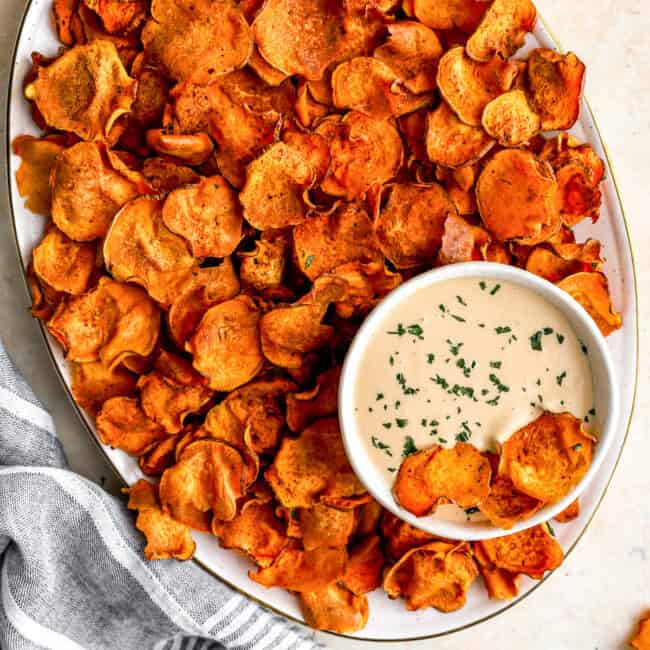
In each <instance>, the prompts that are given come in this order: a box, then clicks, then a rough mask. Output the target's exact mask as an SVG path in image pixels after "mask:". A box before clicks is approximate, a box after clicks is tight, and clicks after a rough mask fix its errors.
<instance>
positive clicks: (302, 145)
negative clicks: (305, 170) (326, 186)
mask: <svg viewBox="0 0 650 650" xmlns="http://www.w3.org/2000/svg"><path fill="white" fill-rule="evenodd" d="M282 142H284V143H285V144H288V145H289V146H290V147H292V148H293V149H295V150H296V151H298V152H299V153H300V154H301V155H302V157H303V158H304V159H305V160H306V161H308V162H309V164H310V165H311V166H312V169H313V170H314V181H315V182H319V181H321V180H322V179H323V178H324V177H325V175H326V174H327V171H328V169H329V166H330V152H329V144H328V142H327V140H326V139H325V138H324V137H323V136H321V135H318V134H317V133H304V132H303V131H299V130H294V129H293V128H291V127H290V128H287V129H286V130H285V131H284V133H283V134H282Z"/></svg>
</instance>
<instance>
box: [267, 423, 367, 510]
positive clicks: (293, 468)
mask: <svg viewBox="0 0 650 650" xmlns="http://www.w3.org/2000/svg"><path fill="white" fill-rule="evenodd" d="M323 449H327V454H323V453H322V450H323ZM265 478H266V480H267V481H268V483H269V485H270V486H271V487H272V488H273V492H274V493H275V496H276V498H277V499H278V501H279V502H280V503H281V504H282V505H283V506H286V507H287V508H309V507H311V506H313V505H315V504H317V503H319V502H320V503H324V504H330V505H335V502H336V500H337V499H340V498H342V497H348V498H353V497H356V496H358V495H363V494H364V493H365V489H364V487H363V485H362V484H361V483H360V482H359V479H357V477H356V476H355V474H354V472H353V471H352V468H351V467H350V465H349V463H348V459H347V456H346V455H345V450H344V449H343V442H342V440H341V432H340V430H339V426H338V421H337V419H336V418H333V417H330V418H324V419H322V420H316V422H314V423H313V424H311V425H310V426H308V427H307V428H306V429H304V431H303V432H302V433H301V434H300V436H299V437H298V438H288V437H285V438H284V439H283V440H282V445H281V447H280V450H279V451H278V453H277V454H276V455H275V458H274V460H273V464H272V465H271V467H270V468H269V469H268V470H267V471H266V473H265Z"/></svg>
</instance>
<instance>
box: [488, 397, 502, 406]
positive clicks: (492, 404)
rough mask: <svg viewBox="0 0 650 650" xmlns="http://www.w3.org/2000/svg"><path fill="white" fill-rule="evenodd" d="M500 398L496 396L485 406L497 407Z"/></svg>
mask: <svg viewBox="0 0 650 650" xmlns="http://www.w3.org/2000/svg"><path fill="white" fill-rule="evenodd" d="M500 398H501V395H497V396H496V397H494V398H493V399H489V400H488V401H487V402H485V403H486V404H489V405H490V406H497V405H498V403H499V399H500Z"/></svg>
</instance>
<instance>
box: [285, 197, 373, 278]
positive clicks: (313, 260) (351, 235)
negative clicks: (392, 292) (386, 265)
mask: <svg viewBox="0 0 650 650" xmlns="http://www.w3.org/2000/svg"><path fill="white" fill-rule="evenodd" d="M293 244H294V249H295V254H296V258H297V261H298V265H299V266H300V270H301V271H302V272H303V273H304V274H305V275H306V276H307V277H308V278H309V279H310V280H315V279H316V278H317V277H318V276H320V275H322V274H323V273H327V272H328V271H331V270H332V269H334V268H335V267H337V266H340V265H341V264H345V263H346V262H352V261H355V260H363V261H371V260H379V259H380V257H381V253H380V252H379V249H378V247H377V242H376V240H375V235H374V233H373V229H372V223H371V221H370V217H368V214H367V212H366V211H365V210H364V209H363V207H362V206H361V205H359V204H358V203H344V204H342V205H340V206H339V207H338V208H337V209H336V210H335V211H334V212H330V213H327V214H316V215H314V216H311V217H309V218H308V219H307V220H305V221H303V223H301V224H300V225H298V226H296V227H295V228H294V229H293Z"/></svg>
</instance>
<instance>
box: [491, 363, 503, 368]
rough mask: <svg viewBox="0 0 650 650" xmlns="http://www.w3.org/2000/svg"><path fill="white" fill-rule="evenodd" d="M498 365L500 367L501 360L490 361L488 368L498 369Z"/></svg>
mask: <svg viewBox="0 0 650 650" xmlns="http://www.w3.org/2000/svg"><path fill="white" fill-rule="evenodd" d="M500 367H501V362H500V361H490V368H497V369H499V368H500Z"/></svg>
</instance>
